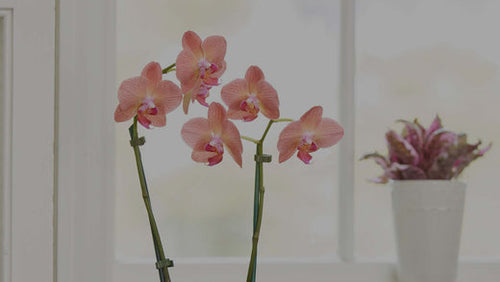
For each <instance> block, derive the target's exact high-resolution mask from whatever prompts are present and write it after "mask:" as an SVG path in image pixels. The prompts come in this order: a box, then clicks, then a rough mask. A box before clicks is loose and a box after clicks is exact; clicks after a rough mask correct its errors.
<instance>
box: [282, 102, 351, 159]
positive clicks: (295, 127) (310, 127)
mask: <svg viewBox="0 0 500 282" xmlns="http://www.w3.org/2000/svg"><path fill="white" fill-rule="evenodd" d="M322 114H323V108H322V107H321V106H316V107H313V108H311V109H310V110H309V111H308V112H306V113H305V114H304V115H303V116H302V117H301V118H300V120H298V121H294V122H292V123H290V124H289V125H287V126H286V127H285V128H284V129H283V131H282V132H281V134H280V137H279V140H278V151H279V154H280V155H279V162H280V163H282V162H284V161H286V160H288V159H289V158H291V157H292V156H293V154H294V153H295V152H296V151H298V153H297V157H298V158H299V159H301V160H302V161H303V162H304V163H306V164H309V163H310V162H311V159H312V156H311V155H310V153H312V152H315V151H317V150H318V149H319V148H327V147H330V146H333V145H335V144H337V142H339V141H340V139H342V137H343V136H344V129H343V128H342V126H340V124H338V123H337V122H336V121H334V120H333V119H330V118H322V117H321V116H322Z"/></svg>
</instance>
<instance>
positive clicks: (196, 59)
mask: <svg viewBox="0 0 500 282" xmlns="http://www.w3.org/2000/svg"><path fill="white" fill-rule="evenodd" d="M182 48H183V50H182V51H181V52H180V53H179V55H178V56H177V60H176V62H175V69H176V70H175V73H176V76H177V79H178V80H179V81H180V83H181V89H182V93H183V94H184V101H183V109H184V113H186V114H187V112H188V108H189V103H190V102H194V101H195V100H196V101H198V102H199V103H200V104H202V105H204V106H206V107H208V103H207V102H206V101H205V99H206V98H207V97H208V95H209V91H210V89H211V88H212V87H213V86H217V85H219V78H220V77H221V75H222V74H223V73H224V72H225V71H226V61H224V56H225V55H226V39H224V37H222V36H209V37H207V38H206V39H205V40H204V41H203V42H202V41H201V38H200V37H199V36H198V35H197V34H196V33H195V32H193V31H187V32H186V33H184V36H182Z"/></svg>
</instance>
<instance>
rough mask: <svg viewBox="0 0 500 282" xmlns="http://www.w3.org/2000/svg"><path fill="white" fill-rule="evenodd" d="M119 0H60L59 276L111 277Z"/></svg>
mask: <svg viewBox="0 0 500 282" xmlns="http://www.w3.org/2000/svg"><path fill="white" fill-rule="evenodd" d="M114 2H115V1H114V0H60V1H59V5H58V16H57V26H58V46H57V49H58V54H59V57H58V62H57V66H58V72H57V73H58V81H57V86H58V91H57V100H56V101H57V102H56V103H57V123H56V127H57V140H58V147H57V167H58V173H57V184H58V188H57V193H58V205H57V207H58V208H57V209H58V212H57V221H58V226H57V246H58V248H57V261H58V263H57V281H61V282H66V281H71V282H87V281H96V282H98V281H111V280H112V279H111V265H112V258H113V241H112V232H113V218H112V217H113V214H114V204H113V203H114V166H115V165H114V146H115V145H114V144H115V141H114V121H113V112H114V107H115V102H116V101H115V99H116V95H115V93H116V83H115V61H116V59H115V41H116V40H115V30H114V26H115V3H114Z"/></svg>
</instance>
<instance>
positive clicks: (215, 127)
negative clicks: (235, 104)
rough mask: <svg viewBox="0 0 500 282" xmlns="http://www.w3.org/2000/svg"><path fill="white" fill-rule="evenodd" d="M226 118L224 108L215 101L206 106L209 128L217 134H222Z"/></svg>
mask: <svg viewBox="0 0 500 282" xmlns="http://www.w3.org/2000/svg"><path fill="white" fill-rule="evenodd" d="M226 119H227V117H226V110H225V109H224V107H223V106H222V105H221V104H219V103H216V102H213V103H211V104H210V106H209V108H208V122H209V126H210V130H211V131H212V132H213V133H215V134H218V135H222V129H223V124H224V121H225V120H226Z"/></svg>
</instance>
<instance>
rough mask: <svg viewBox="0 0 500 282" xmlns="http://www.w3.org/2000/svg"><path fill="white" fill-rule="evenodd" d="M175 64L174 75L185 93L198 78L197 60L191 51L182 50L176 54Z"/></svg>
mask: <svg viewBox="0 0 500 282" xmlns="http://www.w3.org/2000/svg"><path fill="white" fill-rule="evenodd" d="M175 66H176V68H175V75H176V77H177V79H178V80H179V82H180V83H181V85H182V92H183V93H186V92H187V91H189V90H191V89H192V88H193V87H194V86H195V84H196V82H197V80H198V79H199V77H198V72H199V66H198V60H197V58H196V56H195V55H194V54H193V53H192V52H191V51H189V50H183V51H181V52H180V53H179V55H178V56H177V60H176V61H175Z"/></svg>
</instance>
